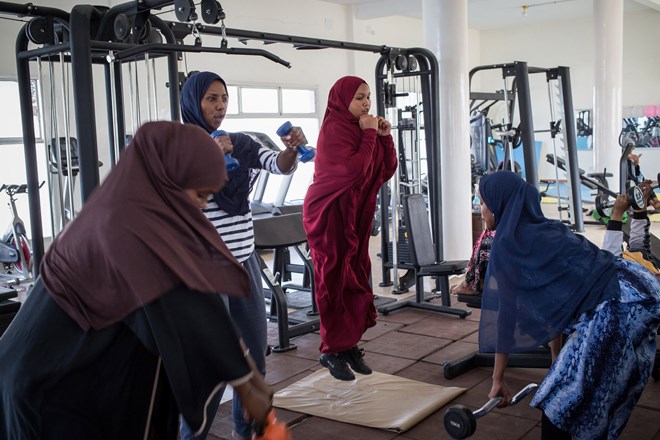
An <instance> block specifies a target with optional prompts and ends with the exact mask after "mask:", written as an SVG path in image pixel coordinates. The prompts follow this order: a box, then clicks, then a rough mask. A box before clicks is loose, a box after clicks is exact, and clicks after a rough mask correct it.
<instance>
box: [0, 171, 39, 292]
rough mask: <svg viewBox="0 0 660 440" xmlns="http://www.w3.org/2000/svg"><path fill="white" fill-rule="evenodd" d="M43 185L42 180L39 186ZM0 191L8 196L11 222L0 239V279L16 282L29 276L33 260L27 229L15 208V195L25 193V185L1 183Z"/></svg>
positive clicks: (11, 282)
mask: <svg viewBox="0 0 660 440" xmlns="http://www.w3.org/2000/svg"><path fill="white" fill-rule="evenodd" d="M42 185H43V182H42V183H41V185H40V186H39V187H40V188H41V186H42ZM0 191H2V192H4V193H5V194H7V196H8V197H9V203H8V205H9V209H10V211H11V223H10V224H9V226H8V227H7V230H6V231H5V233H4V234H2V237H1V239H0V263H1V264H2V273H0V279H2V278H4V279H9V280H10V282H9V284H18V283H20V282H21V280H26V279H28V278H31V276H32V269H33V266H34V264H33V261H32V247H31V246H30V242H29V241H28V239H27V231H26V229H25V225H24V223H23V220H22V219H21V218H20V217H19V215H18V211H17V210H16V196H17V195H18V194H26V193H27V185H26V184H23V185H15V184H3V185H2V186H0Z"/></svg>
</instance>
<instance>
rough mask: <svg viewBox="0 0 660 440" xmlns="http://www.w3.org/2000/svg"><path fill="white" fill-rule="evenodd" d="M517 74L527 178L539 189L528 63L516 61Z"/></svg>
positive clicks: (521, 135) (521, 132)
mask: <svg viewBox="0 0 660 440" xmlns="http://www.w3.org/2000/svg"><path fill="white" fill-rule="evenodd" d="M514 65H515V74H516V85H517V92H518V93H517V94H518V105H519V109H520V138H521V139H522V147H523V154H524V159H525V176H526V180H527V182H528V183H530V184H531V185H534V187H535V188H536V189H538V188H539V176H538V170H537V169H536V146H535V145H534V122H533V119H532V99H531V96H530V92H529V71H528V69H527V63H525V62H521V61H516V62H515V63H514Z"/></svg>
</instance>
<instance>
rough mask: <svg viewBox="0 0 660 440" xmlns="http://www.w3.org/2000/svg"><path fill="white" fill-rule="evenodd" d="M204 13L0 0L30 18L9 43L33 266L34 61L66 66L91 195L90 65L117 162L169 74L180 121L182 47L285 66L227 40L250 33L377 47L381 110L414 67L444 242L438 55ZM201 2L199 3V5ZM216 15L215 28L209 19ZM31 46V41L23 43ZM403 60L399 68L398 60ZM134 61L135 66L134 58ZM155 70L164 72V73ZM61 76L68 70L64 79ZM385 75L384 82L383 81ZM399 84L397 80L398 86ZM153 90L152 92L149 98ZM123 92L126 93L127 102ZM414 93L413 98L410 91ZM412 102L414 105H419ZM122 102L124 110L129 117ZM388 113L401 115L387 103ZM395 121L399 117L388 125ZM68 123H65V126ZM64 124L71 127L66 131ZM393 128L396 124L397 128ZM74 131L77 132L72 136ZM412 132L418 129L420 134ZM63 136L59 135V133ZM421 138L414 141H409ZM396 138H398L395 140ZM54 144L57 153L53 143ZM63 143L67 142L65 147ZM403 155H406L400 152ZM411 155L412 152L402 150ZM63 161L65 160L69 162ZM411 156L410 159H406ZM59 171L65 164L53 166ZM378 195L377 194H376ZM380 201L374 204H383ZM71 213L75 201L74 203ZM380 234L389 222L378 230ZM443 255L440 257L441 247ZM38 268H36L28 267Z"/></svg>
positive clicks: (84, 181) (149, 4)
mask: <svg viewBox="0 0 660 440" xmlns="http://www.w3.org/2000/svg"><path fill="white" fill-rule="evenodd" d="M202 3H203V4H202V12H203V13H202V19H203V20H204V22H205V23H207V24H200V23H196V22H195V20H196V19H197V18H198V17H197V14H196V13H195V9H194V4H193V3H192V2H191V1H189V0H175V1H172V0H145V1H140V2H137V1H135V2H128V3H124V4H119V5H116V6H113V7H111V8H105V7H99V6H91V5H77V6H75V7H73V9H72V10H71V12H70V13H66V12H64V11H61V10H58V9H54V8H42V7H38V6H34V5H32V4H27V5H17V4H11V3H5V2H0V13H9V14H13V15H18V16H27V17H33V18H32V19H31V20H30V21H28V22H27V23H26V24H25V26H24V27H23V29H22V30H21V32H19V34H18V36H17V40H16V60H17V74H18V82H19V90H20V102H21V115H22V128H23V143H24V149H25V159H26V173H27V184H28V191H29V194H30V218H31V220H32V222H31V224H32V229H31V236H32V240H33V242H34V258H35V263H36V264H35V267H38V265H39V263H40V261H41V259H42V258H43V254H44V244H43V233H42V218H41V213H40V200H39V193H38V191H37V190H36V189H37V187H38V182H39V176H38V171H37V158H36V141H35V135H34V122H33V118H32V102H31V94H30V78H31V76H32V68H33V66H34V64H35V63H37V64H39V62H40V61H54V62H58V63H60V64H61V65H62V66H66V68H67V69H70V78H71V79H70V89H69V90H68V91H69V93H70V94H71V104H70V105H71V106H72V107H73V111H72V112H71V113H72V114H71V117H70V118H69V119H70V125H71V129H70V130H71V132H70V133H69V135H67V136H64V137H66V138H67V139H68V140H67V142H66V143H67V144H70V143H71V140H70V138H73V137H75V139H76V143H77V147H78V169H79V174H78V177H79V181H80V185H79V190H80V195H81V199H82V202H83V203H84V201H85V200H86V199H87V198H88V197H89V196H90V195H91V193H92V192H93V191H94V189H95V188H96V187H97V186H98V185H99V183H100V178H99V163H98V148H97V146H98V145H99V142H98V139H97V120H96V119H97V118H96V114H95V102H96V101H98V98H97V97H95V93H94V79H95V78H94V71H93V66H101V67H102V69H103V77H104V78H103V80H104V81H105V100H106V106H107V109H108V112H107V114H108V120H107V127H108V132H109V133H110V136H109V142H108V147H109V153H110V158H111V164H110V166H112V165H114V163H116V161H117V160H118V158H119V155H120V154H121V152H122V150H123V149H124V148H125V146H126V145H127V143H128V141H129V140H130V139H127V133H128V132H131V131H132V129H131V128H130V127H129V128H128V129H127V126H129V125H131V124H132V125H133V128H136V126H138V125H139V124H140V123H142V122H146V121H147V120H149V119H150V118H153V117H154V113H153V111H154V109H156V108H157V107H158V105H157V102H156V101H154V100H155V99H156V98H157V97H156V96H155V93H154V91H155V85H156V83H157V82H159V80H160V81H162V80H163V79H165V80H166V82H167V84H168V95H169V111H170V115H169V116H170V118H171V119H172V120H179V119H180V111H179V86H180V84H181V83H182V81H183V79H185V78H182V73H181V72H179V64H178V62H179V61H180V60H181V59H182V54H184V53H191V52H192V53H223V54H226V55H247V56H258V57H263V58H265V59H268V60H270V61H273V62H275V63H278V64H280V65H283V66H286V67H289V63H288V62H287V61H285V60H283V59H281V58H280V57H278V56H276V55H274V54H273V53H271V52H268V51H266V50H263V49H253V48H245V47H229V45H228V43H227V38H236V39H238V40H239V41H240V42H245V41H248V40H256V41H262V42H265V43H286V44H291V45H293V47H294V48H295V49H326V48H335V49H344V50H356V51H364V52H371V53H374V54H379V55H380V59H379V61H378V63H377V68H376V71H377V72H378V74H377V77H376V89H377V96H378V111H379V114H385V111H384V110H385V108H386V105H385V100H388V101H389V104H388V106H389V107H387V108H390V107H391V104H392V103H394V102H395V98H396V96H395V95H396V86H394V79H393V78H394V75H395V72H396V75H399V76H401V77H403V76H409V75H410V74H411V71H413V70H414V69H411V67H413V66H412V65H413V64H418V65H419V70H417V71H416V72H417V73H415V74H414V75H416V76H419V77H420V80H421V82H422V92H421V96H422V100H421V101H422V102H423V109H422V107H419V109H416V110H415V115H416V116H417V115H419V114H422V118H423V119H424V127H425V129H424V131H423V133H424V136H425V137H426V142H427V147H426V150H427V157H430V159H431V161H430V163H432V164H433V165H431V167H432V168H437V171H435V170H431V171H430V172H429V173H428V174H429V178H428V180H429V183H428V196H429V200H430V203H431V206H432V210H431V211H432V213H431V216H432V218H433V225H434V227H433V230H434V234H435V237H436V240H435V241H436V246H437V249H439V250H440V252H441V249H442V239H441V230H442V228H441V227H440V225H441V216H440V212H439V207H440V206H441V204H440V200H439V199H440V183H439V182H440V179H439V161H438V160H436V158H437V157H439V154H438V152H439V146H438V143H439V133H438V128H437V127H438V125H437V123H436V121H437V120H438V118H437V115H438V103H437V98H436V96H438V93H437V91H438V86H437V84H438V78H437V62H436V60H435V57H434V56H433V54H432V53H431V52H429V51H426V50H425V49H401V48H391V47H387V46H377V45H365V44H358V43H351V42H344V41H336V40H324V39H317V38H309V37H297V36H290V35H282V34H273V33H265V32H257V31H249V30H241V29H231V28H227V27H225V26H224V21H223V20H224V18H225V17H224V12H223V11H222V8H221V7H220V4H219V3H218V2H217V1H215V0H203V1H202ZM167 6H174V10H175V13H176V16H177V19H179V20H181V21H183V23H182V22H167V21H164V20H162V19H161V18H159V17H158V16H157V15H155V14H153V13H152V10H154V9H161V8H163V7H167ZM205 6H206V7H205ZM218 22H222V25H221V26H213V25H210V24H215V23H218ZM204 35H214V36H221V37H222V43H221V45H220V47H217V46H215V47H211V46H205V45H203V44H202V37H203V36H204ZM190 36H193V37H194V44H184V41H183V40H184V39H185V38H186V37H190ZM29 46H37V47H29ZM404 59H405V60H406V61H407V62H408V61H409V62H410V66H408V64H406V65H405V66H403V65H402V64H401V63H402V62H403V60H404ZM157 60H163V61H164V63H165V64H166V66H165V70H166V74H165V76H164V78H163V77H158V73H159V72H157V69H156V67H155V66H156V61H157ZM138 63H140V64H138ZM161 74H162V72H161ZM66 75H68V74H65V76H66ZM387 75H390V80H389V81H386V80H385V78H386V77H387ZM140 84H142V85H143V87H144V88H146V92H145V94H146V96H145V95H143V94H142V92H141V91H140V87H139V86H140ZM400 89H401V87H400ZM150 94H152V95H154V96H149V95H150ZM127 96H128V99H127ZM415 99H417V97H416V98H415ZM418 105H419V103H417V102H415V103H414V104H412V106H418ZM125 108H129V109H130V116H126V114H125V113H128V112H127V111H126V110H125ZM392 112H393V114H392V116H398V114H397V113H396V112H394V111H393V110H392ZM393 125H394V127H395V128H396V127H397V124H396V123H394V124H393ZM66 126H67V127H68V126H69V124H66ZM67 129H68V128H67ZM395 131H396V130H395ZM74 133H75V136H73V134H74ZM401 133H402V131H401V130H399V132H398V133H395V141H396V140H398V141H399V142H401V140H402V139H401V138H400V137H399V138H398V139H397V136H401ZM417 135H419V133H417ZM59 137H61V135H60V134H58V135H57V136H56V138H59ZM414 142H418V141H414ZM395 143H396V142H395ZM55 151H60V149H58V148H56V149H55ZM67 151H68V149H64V152H65V154H66V152H67ZM407 153H408V152H407ZM407 157H412V156H407ZM415 160H416V161H417V165H415V166H414V167H412V168H411V173H412V174H413V175H414V176H415V177H412V176H411V175H410V174H408V175H407V176H404V180H406V184H409V185H413V183H412V182H413V181H415V182H416V183H414V185H417V189H416V190H415V191H418V190H419V189H420V188H421V180H419V179H418V177H421V175H420V176H417V174H419V168H418V166H419V164H420V163H421V162H420V160H421V159H420V158H419V156H415ZM66 163H72V162H70V161H68V162H66ZM406 163H408V162H406ZM59 169H60V170H61V169H62V166H60V167H59ZM382 199H383V200H384V197H383V198H382ZM383 206H384V204H383V203H381V210H382V209H383ZM71 212H72V213H74V214H75V207H73V209H71ZM388 219H389V214H387V215H385V216H382V219H381V221H382V224H384V225H387V224H388V223H389V222H388ZM381 229H382V230H383V231H386V230H387V227H382V228H381ZM439 256H441V254H439ZM35 275H38V274H35Z"/></svg>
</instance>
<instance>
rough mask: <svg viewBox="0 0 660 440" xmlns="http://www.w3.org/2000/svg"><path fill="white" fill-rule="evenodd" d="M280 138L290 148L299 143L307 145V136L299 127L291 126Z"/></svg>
mask: <svg viewBox="0 0 660 440" xmlns="http://www.w3.org/2000/svg"><path fill="white" fill-rule="evenodd" d="M280 140H281V141H282V143H283V144H284V145H285V146H286V147H287V148H288V149H290V150H295V149H296V147H299V146H301V145H307V138H306V137H305V133H303V131H302V128H300V127H293V128H291V131H289V134H287V135H286V136H282V137H281V138H280Z"/></svg>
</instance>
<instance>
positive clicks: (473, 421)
mask: <svg viewBox="0 0 660 440" xmlns="http://www.w3.org/2000/svg"><path fill="white" fill-rule="evenodd" d="M536 388H538V385H537V384H535V383H530V384H529V385H527V386H526V387H525V388H523V389H522V390H520V391H518V393H517V394H516V395H515V396H513V397H512V398H511V403H510V405H515V404H516V403H518V402H520V401H521V400H522V399H524V398H525V397H527V395H528V394H529V393H531V392H532V391H534V390H536ZM501 401H502V397H494V398H492V399H490V400H489V401H488V402H486V404H485V405H484V406H482V407H481V408H479V409H478V410H476V411H472V410H471V409H470V408H468V407H467V406H464V405H454V406H452V407H451V408H449V409H448V410H447V412H445V430H446V431H447V433H448V434H449V435H450V436H451V438H456V439H461V438H468V437H470V436H471V435H472V434H474V432H475V431H476V430H477V419H478V418H479V417H483V416H485V415H486V414H488V413H489V412H490V410H492V409H493V408H495V407H496V406H497V405H498V404H499V403H500V402H501Z"/></svg>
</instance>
